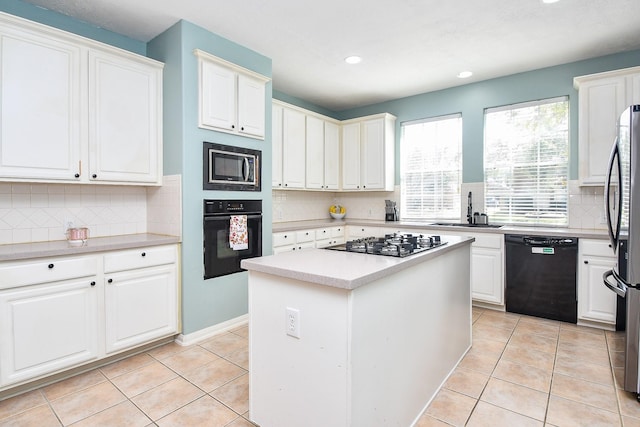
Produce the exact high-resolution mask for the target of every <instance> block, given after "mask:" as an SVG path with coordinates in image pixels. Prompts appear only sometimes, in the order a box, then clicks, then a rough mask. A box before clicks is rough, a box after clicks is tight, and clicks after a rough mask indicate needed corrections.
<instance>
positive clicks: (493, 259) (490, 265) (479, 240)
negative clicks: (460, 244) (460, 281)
mask: <svg viewBox="0 0 640 427" xmlns="http://www.w3.org/2000/svg"><path fill="white" fill-rule="evenodd" d="M468 235H469V236H470V237H474V238H475V239H476V240H475V242H473V243H472V245H471V296H472V298H473V300H474V301H480V302H485V303H489V304H498V305H502V304H504V273H503V271H504V261H503V259H504V257H503V253H504V250H503V248H504V236H503V235H502V234H485V233H482V234H480V233H476V234H468Z"/></svg>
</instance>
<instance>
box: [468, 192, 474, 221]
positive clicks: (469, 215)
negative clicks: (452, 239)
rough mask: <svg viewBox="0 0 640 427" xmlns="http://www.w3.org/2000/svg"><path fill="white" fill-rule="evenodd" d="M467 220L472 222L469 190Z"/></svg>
mask: <svg viewBox="0 0 640 427" xmlns="http://www.w3.org/2000/svg"><path fill="white" fill-rule="evenodd" d="M467 222H468V223H469V224H473V207H472V206H471V191H469V195H468V196H467Z"/></svg>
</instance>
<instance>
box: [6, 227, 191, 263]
mask: <svg viewBox="0 0 640 427" xmlns="http://www.w3.org/2000/svg"><path fill="white" fill-rule="evenodd" d="M179 242H180V238H179V237H177V236H165V235H160V234H149V233H143V234H124V235H121V236H113V237H95V238H90V239H88V240H87V242H86V243H85V244H84V245H82V246H73V245H71V244H70V243H69V242H67V241H66V240H55V241H51V242H36V243H17V244H12V245H0V261H14V260H21V259H29V258H42V257H53V256H61V255H84V254H89V253H93V252H102V251H113V250H120V249H130V248H141V247H145V246H159V245H168V244H173V243H179Z"/></svg>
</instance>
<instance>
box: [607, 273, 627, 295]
mask: <svg viewBox="0 0 640 427" xmlns="http://www.w3.org/2000/svg"><path fill="white" fill-rule="evenodd" d="M611 276H613V278H614V279H615V281H616V284H615V285H612V284H611V283H610V282H609V277H611ZM602 281H603V282H604V285H605V286H606V287H607V288H609V289H611V290H612V291H613V292H615V293H616V294H618V295H619V296H621V297H622V298H624V297H625V296H626V295H627V289H628V287H627V285H626V283H624V281H623V280H622V279H621V278H620V277H619V276H618V275H617V274H616V272H615V271H613V270H607V271H605V272H604V274H603V275H602Z"/></svg>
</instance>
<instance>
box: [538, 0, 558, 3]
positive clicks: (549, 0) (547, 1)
mask: <svg viewBox="0 0 640 427" xmlns="http://www.w3.org/2000/svg"><path fill="white" fill-rule="evenodd" d="M559 1H560V0H542V3H544V4H551V3H558V2H559Z"/></svg>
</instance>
